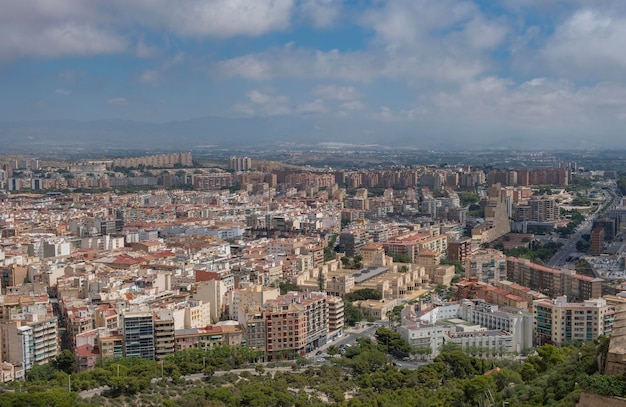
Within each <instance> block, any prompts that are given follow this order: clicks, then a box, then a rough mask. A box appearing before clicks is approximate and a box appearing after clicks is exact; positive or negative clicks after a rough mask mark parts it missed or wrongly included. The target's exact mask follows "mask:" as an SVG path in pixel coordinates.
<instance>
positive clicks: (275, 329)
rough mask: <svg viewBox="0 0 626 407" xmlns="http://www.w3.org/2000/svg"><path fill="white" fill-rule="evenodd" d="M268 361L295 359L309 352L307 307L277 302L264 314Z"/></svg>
mask: <svg viewBox="0 0 626 407" xmlns="http://www.w3.org/2000/svg"><path fill="white" fill-rule="evenodd" d="M264 316H265V321H266V326H267V331H266V333H267V338H266V344H267V347H266V355H267V359H268V360H277V359H286V358H289V359H291V358H294V357H295V356H296V355H304V354H305V353H306V351H307V340H308V335H307V312H306V310H305V306H303V305H302V304H298V303H295V302H294V303H292V302H279V301H276V302H274V303H273V304H272V305H270V307H269V308H268V309H266V310H265V312H264Z"/></svg>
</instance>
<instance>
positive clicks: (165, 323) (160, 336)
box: [153, 310, 176, 360]
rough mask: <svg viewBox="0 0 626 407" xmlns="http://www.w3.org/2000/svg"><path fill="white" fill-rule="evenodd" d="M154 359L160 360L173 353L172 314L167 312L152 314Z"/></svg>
mask: <svg viewBox="0 0 626 407" xmlns="http://www.w3.org/2000/svg"><path fill="white" fill-rule="evenodd" d="M153 317H154V358H155V359H156V360H162V359H163V358H165V356H167V355H169V354H170V353H174V351H175V350H176V349H175V340H174V313H173V312H172V311H169V310H159V311H156V312H154V315H153Z"/></svg>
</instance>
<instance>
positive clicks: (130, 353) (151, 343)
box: [122, 311, 155, 360]
mask: <svg viewBox="0 0 626 407" xmlns="http://www.w3.org/2000/svg"><path fill="white" fill-rule="evenodd" d="M122 335H123V337H124V356H125V357H128V358H130V357H140V358H144V359H150V360H154V357H155V353H154V351H155V336H154V317H153V315H152V312H151V311H125V312H123V313H122Z"/></svg>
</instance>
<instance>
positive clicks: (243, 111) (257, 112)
mask: <svg viewBox="0 0 626 407" xmlns="http://www.w3.org/2000/svg"><path fill="white" fill-rule="evenodd" d="M246 98H247V99H248V100H247V102H245V103H237V104H235V105H234V106H233V107H232V109H231V112H232V113H234V114H235V115H244V116H261V117H265V116H282V115H287V114H290V113H292V109H291V107H289V106H288V105H287V103H288V102H289V98H288V97H287V96H284V95H279V94H276V93H275V92H274V90H273V89H268V90H260V89H253V90H251V91H249V92H248V93H246Z"/></svg>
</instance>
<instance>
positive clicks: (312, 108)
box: [296, 99, 328, 113]
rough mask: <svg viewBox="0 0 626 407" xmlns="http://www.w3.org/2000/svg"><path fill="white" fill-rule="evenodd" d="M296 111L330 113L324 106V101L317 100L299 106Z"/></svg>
mask: <svg viewBox="0 0 626 407" xmlns="http://www.w3.org/2000/svg"><path fill="white" fill-rule="evenodd" d="M296 110H297V111H298V112H300V113H325V112H327V111H328V108H327V107H326V105H325V104H324V101H323V100H321V99H315V100H314V101H312V102H309V103H303V104H301V105H298V107H297V108H296Z"/></svg>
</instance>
